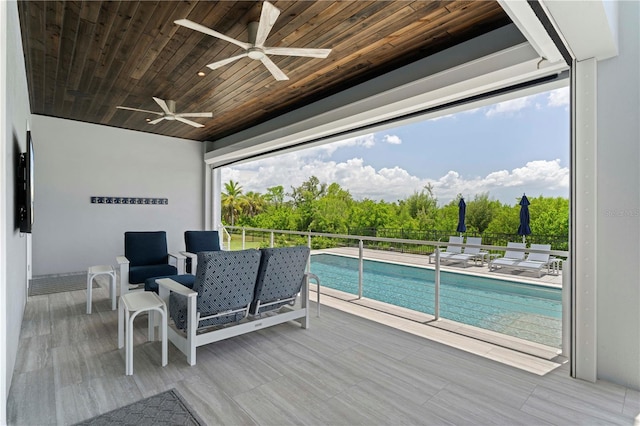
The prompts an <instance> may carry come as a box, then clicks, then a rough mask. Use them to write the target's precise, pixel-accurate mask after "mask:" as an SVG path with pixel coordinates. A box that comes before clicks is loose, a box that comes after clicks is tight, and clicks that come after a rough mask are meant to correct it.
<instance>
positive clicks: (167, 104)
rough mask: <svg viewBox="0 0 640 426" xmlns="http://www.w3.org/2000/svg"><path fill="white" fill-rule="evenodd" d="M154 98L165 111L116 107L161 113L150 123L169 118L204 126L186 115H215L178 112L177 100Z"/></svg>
mask: <svg viewBox="0 0 640 426" xmlns="http://www.w3.org/2000/svg"><path fill="white" fill-rule="evenodd" d="M153 100H154V101H156V102H157V104H158V105H160V108H162V111H163V112H157V111H149V110H146V109H138V108H130V107H126V106H117V107H116V108H118V109H127V110H129V111H140V112H147V113H149V114H155V115H160V116H161V117H160V118H156V119H155V120H152V121H149V124H158V123H159V122H161V121H162V120H168V121H173V120H177V121H180V122H182V123H185V124H188V125H190V126H193V127H204V124H200V123H196V122H195V121H191V120H187V119H186V118H185V117H209V118H211V117H213V113H212V112H181V113H176V101H171V100H167V101H165V100H164V99H160V98H156V97H155V96H154V97H153Z"/></svg>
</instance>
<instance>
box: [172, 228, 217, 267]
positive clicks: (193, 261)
mask: <svg viewBox="0 0 640 426" xmlns="http://www.w3.org/2000/svg"><path fill="white" fill-rule="evenodd" d="M184 247H185V251H181V252H180V253H181V254H182V255H184V256H185V257H186V262H185V270H186V272H187V273H188V274H194V275H195V273H196V270H197V269H198V268H197V266H198V256H197V254H198V253H199V252H201V251H218V250H220V236H219V234H218V231H185V232H184Z"/></svg>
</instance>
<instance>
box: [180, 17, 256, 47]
mask: <svg viewBox="0 0 640 426" xmlns="http://www.w3.org/2000/svg"><path fill="white" fill-rule="evenodd" d="M173 22H174V23H175V24H178V25H182V26H183V27H187V28H191V29H192V30H194V31H198V32H201V33H204V34H207V35H210V36H212V37H216V38H219V39H221V40H224V41H228V42H229V43H233V44H235V45H236V46H240V47H242V48H243V49H245V50H246V49H248V48H250V47H251V45H250V44H249V43H245V42H242V41H240V40H236V39H235V38H231V37H229V36H226V35H224V34H222V33H219V32H217V31H214V30H212V29H211V28H207V27H205V26H204V25H201V24H198V23H196V22H193V21H190V20H188V19H178V20H177V21H173Z"/></svg>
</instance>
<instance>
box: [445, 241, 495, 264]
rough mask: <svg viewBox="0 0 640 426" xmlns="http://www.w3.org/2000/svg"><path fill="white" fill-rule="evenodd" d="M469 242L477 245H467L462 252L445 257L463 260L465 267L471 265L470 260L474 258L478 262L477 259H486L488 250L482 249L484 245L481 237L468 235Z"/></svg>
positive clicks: (451, 260)
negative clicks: (481, 246)
mask: <svg viewBox="0 0 640 426" xmlns="http://www.w3.org/2000/svg"><path fill="white" fill-rule="evenodd" d="M467 244H468V245H472V246H477V247H469V246H465V248H464V250H463V252H462V253H460V254H454V255H453V256H448V257H446V258H445V259H442V260H446V261H449V262H462V266H463V267H465V268H466V267H467V266H469V261H471V260H473V261H474V262H476V261H477V260H481V261H482V259H484V256H485V253H487V252H486V251H482V250H481V248H480V245H482V238H481V237H467Z"/></svg>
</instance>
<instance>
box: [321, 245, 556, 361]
mask: <svg viewBox="0 0 640 426" xmlns="http://www.w3.org/2000/svg"><path fill="white" fill-rule="evenodd" d="M349 251H355V253H356V255H354V254H353V253H349ZM372 251H373V252H378V251H377V250H370V249H369V250H366V249H365V252H363V259H366V260H372V261H382V262H387V263H393V264H397V265H403V266H411V267H418V268H424V269H435V267H434V266H435V265H430V266H427V265H424V264H422V265H420V264H416V263H412V262H401V261H398V260H393V259H383V258H381V256H371V252H372ZM311 253H312V254H331V255H338V256H344V257H349V258H356V259H357V258H358V257H359V256H358V254H357V253H358V249H351V250H349V248H343V249H322V250H313V251H312V252H311ZM383 254H384V252H383ZM394 254H396V256H397V253H394ZM412 256H416V255H412ZM422 260H424V259H422ZM427 261H428V260H427ZM441 269H442V271H446V272H454V273H463V274H464V273H466V275H470V276H476V277H483V278H491V279H496V280H500V281H510V282H517V283H522V284H529V285H536V286H540V287H550V288H555V289H561V288H562V286H561V285H553V284H549V283H539V282H536V281H532V280H526V279H520V280H518V279H512V278H511V277H509V278H507V279H505V278H502V277H496V276H495V275H493V274H487V273H485V274H481V273H469V272H468V271H460V270H459V268H451V267H442V268H441ZM320 280H321V282H322V278H320ZM311 289H312V290H313V291H314V292H317V290H316V287H315V286H314V285H311ZM321 295H322V296H328V297H325V298H324V299H322V300H321V304H327V305H328V306H332V307H335V308H337V309H341V310H345V308H346V306H345V303H348V304H349V305H351V306H352V307H349V309H347V311H349V312H352V311H353V310H354V309H355V308H353V306H358V307H359V308H360V309H366V310H367V311H369V312H368V313H367V312H366V311H359V314H358V315H359V316H364V317H367V318H368V319H372V320H374V321H377V320H378V319H379V318H378V317H379V316H381V315H382V316H390V317H393V318H398V319H402V320H403V321H409V322H411V323H413V324H418V325H420V326H422V327H426V328H429V329H432V330H433V329H437V330H440V331H442V332H448V333H450V334H452V335H457V336H461V337H464V338H468V339H473V340H477V341H482V342H484V343H487V344H490V345H494V346H496V347H501V348H504V349H506V350H510V351H515V352H517V353H522V354H525V355H528V356H533V357H535V358H537V359H543V360H545V361H547V362H550V363H552V364H550V365H547V367H548V368H551V365H554V366H555V367H557V366H559V364H557V363H556V362H555V361H554V360H557V359H558V358H559V357H560V358H561V357H562V350H561V349H558V348H555V347H552V346H547V345H543V344H540V343H536V342H531V341H528V340H524V339H521V338H518V337H514V336H509V335H505V334H501V333H498V332H495V331H491V330H486V329H483V328H479V327H475V326H472V325H467V324H463V323H459V322H456V321H452V320H448V319H442V318H440V319H438V320H436V319H435V317H434V316H433V315H430V314H426V313H422V312H418V311H414V310H411V309H408V308H404V307H400V306H396V305H393V304H389V303H385V302H380V301H377V300H373V299H368V298H366V297H363V298H361V299H358V297H357V296H355V295H353V294H351V293H346V292H342V291H340V290H335V289H332V288H328V287H322V286H321ZM352 313H354V312H352ZM392 322H393V323H395V321H392ZM407 324H408V323H405V326H406V325H407ZM413 327H414V326H411V327H409V328H410V329H413ZM401 330H404V331H407V330H405V329H404V328H401ZM421 333H424V334H426V335H430V334H432V333H430V332H425V331H422V332H421ZM414 334H415V333H414ZM419 334H420V333H419ZM445 340H446V339H445ZM454 340H455V339H454ZM442 343H446V342H442ZM471 347H474V345H473V344H472V345H471ZM472 352H473V350H472ZM474 353H475V352H474ZM547 367H545V368H547ZM555 367H553V368H555ZM536 368H537V367H536Z"/></svg>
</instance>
